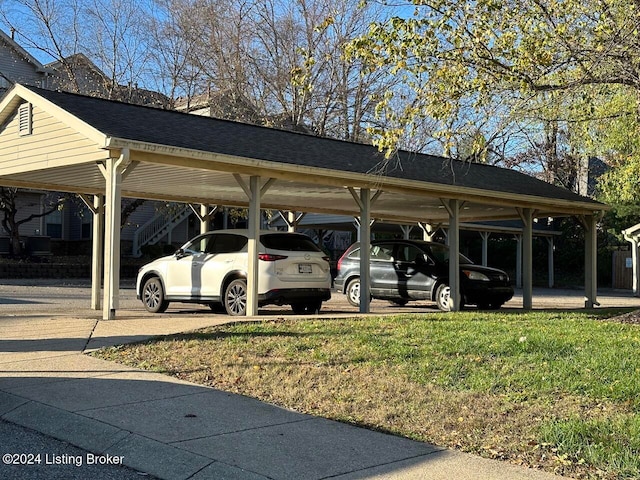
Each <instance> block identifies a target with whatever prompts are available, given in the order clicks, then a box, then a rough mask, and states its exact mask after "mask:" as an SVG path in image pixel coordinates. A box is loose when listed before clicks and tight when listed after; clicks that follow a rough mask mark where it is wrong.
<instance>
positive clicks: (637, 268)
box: [631, 239, 640, 297]
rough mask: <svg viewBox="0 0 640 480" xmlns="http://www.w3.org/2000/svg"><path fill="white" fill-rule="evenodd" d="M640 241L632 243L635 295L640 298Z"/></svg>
mask: <svg viewBox="0 0 640 480" xmlns="http://www.w3.org/2000/svg"><path fill="white" fill-rule="evenodd" d="M638 245H639V244H638V239H635V240H634V241H632V242H631V266H632V268H633V294H634V295H635V296H636V297H640V289H639V288H638V274H639V273H640V263H639V262H640V255H638Z"/></svg>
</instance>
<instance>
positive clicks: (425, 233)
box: [418, 222, 440, 242]
mask: <svg viewBox="0 0 640 480" xmlns="http://www.w3.org/2000/svg"><path fill="white" fill-rule="evenodd" d="M418 226H419V227H420V229H421V230H422V239H423V240H425V241H427V242H432V241H433V237H434V235H435V234H436V232H437V231H438V228H440V225H437V226H436V227H434V226H433V225H432V224H430V223H425V222H418Z"/></svg>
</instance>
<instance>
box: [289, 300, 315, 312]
mask: <svg viewBox="0 0 640 480" xmlns="http://www.w3.org/2000/svg"><path fill="white" fill-rule="evenodd" d="M321 308H322V301H320V300H318V301H315V302H306V303H292V304H291V310H293V313H295V314H296V315H313V314H315V313H319V312H320V309H321Z"/></svg>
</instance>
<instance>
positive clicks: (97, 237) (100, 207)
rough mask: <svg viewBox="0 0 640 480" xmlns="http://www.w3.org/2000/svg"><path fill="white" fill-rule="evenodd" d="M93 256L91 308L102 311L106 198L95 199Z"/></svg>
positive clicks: (96, 197)
mask: <svg viewBox="0 0 640 480" xmlns="http://www.w3.org/2000/svg"><path fill="white" fill-rule="evenodd" d="M92 211H93V238H92V242H93V249H92V251H93V254H92V255H91V308H92V309H93V310H100V293H101V287H102V259H103V256H104V196H103V195H94V197H93V209H92Z"/></svg>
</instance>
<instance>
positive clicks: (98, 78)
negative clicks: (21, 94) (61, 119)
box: [47, 53, 171, 108]
mask: <svg viewBox="0 0 640 480" xmlns="http://www.w3.org/2000/svg"><path fill="white" fill-rule="evenodd" d="M65 63H66V65H68V66H69V67H70V68H71V70H73V75H74V77H75V78H74V79H72V78H71V75H70V74H69V72H68V71H67V68H65ZM47 67H49V68H51V69H52V70H54V71H55V72H56V75H55V76H54V79H53V87H54V88H57V89H60V90H65V91H77V92H78V93H81V94H83V95H90V96H93V97H103V98H112V99H114V100H119V101H123V102H127V103H135V104H137V105H147V106H151V107H156V108H168V107H169V105H170V103H171V102H170V99H169V97H167V96H166V95H163V94H162V93H159V92H154V91H151V90H147V89H144V88H139V87H138V86H137V85H129V86H125V85H114V84H113V82H112V80H111V78H110V77H109V76H107V74H105V73H104V72H103V71H102V70H101V69H100V68H98V66H97V65H96V64H95V63H94V62H92V61H91V59H89V58H88V57H87V56H86V55H84V54H83V53H76V54H73V55H70V56H68V57H66V58H65V59H64V63H63V61H61V60H56V61H55V62H51V63H49V64H48V65H47Z"/></svg>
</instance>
